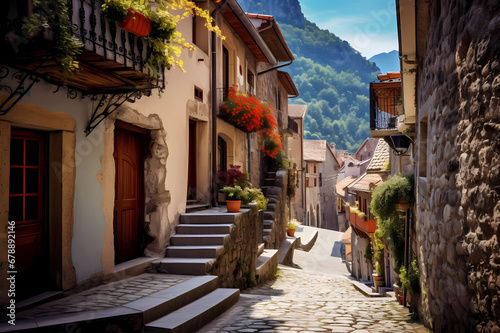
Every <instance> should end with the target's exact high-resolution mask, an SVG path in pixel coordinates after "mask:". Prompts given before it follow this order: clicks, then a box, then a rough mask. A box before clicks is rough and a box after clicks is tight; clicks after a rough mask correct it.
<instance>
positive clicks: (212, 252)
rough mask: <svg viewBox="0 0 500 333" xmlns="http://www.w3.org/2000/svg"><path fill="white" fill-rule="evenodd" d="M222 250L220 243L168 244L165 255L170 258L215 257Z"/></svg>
mask: <svg viewBox="0 0 500 333" xmlns="http://www.w3.org/2000/svg"><path fill="white" fill-rule="evenodd" d="M222 251H224V246H221V245H199V246H194V245H193V246H169V247H167V253H166V256H167V257H170V258H216V257H217V254H218V253H219V252H222Z"/></svg>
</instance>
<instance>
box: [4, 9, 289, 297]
mask: <svg viewBox="0 0 500 333" xmlns="http://www.w3.org/2000/svg"><path fill="white" fill-rule="evenodd" d="M14 3H15V2H14V1H11V2H9V4H11V5H12V4H14ZM71 3H72V5H73V8H70V10H69V13H70V14H69V15H72V16H71V20H72V22H74V23H75V24H76V25H77V26H79V27H81V29H77V30H76V31H74V35H75V37H76V38H78V39H79V40H81V41H82V42H83V43H84V44H85V49H86V50H85V51H84V52H83V53H82V54H81V55H79V56H78V60H79V62H80V72H79V73H78V74H76V75H75V76H71V77H67V78H65V77H63V76H62V75H61V74H60V69H61V67H60V66H59V65H58V64H57V62H55V61H54V59H52V58H50V52H47V50H48V46H47V45H49V44H41V45H42V47H41V48H38V49H31V50H32V52H39V53H29V52H28V53H26V54H18V53H16V52H18V50H19V48H18V47H19V45H18V44H16V43H19V40H18V41H12V42H11V43H10V44H9V43H8V42H5V41H4V42H3V43H4V44H6V45H4V46H5V50H7V51H5V52H3V54H2V57H1V62H0V63H1V67H0V71H1V73H2V75H1V77H2V85H4V86H6V87H9V89H6V91H7V93H5V92H2V93H0V104H1V105H2V106H1V107H2V110H1V116H0V134H1V139H0V147H1V150H2V152H3V154H4V156H5V157H6V158H5V159H4V160H3V163H2V164H1V165H0V188H2V189H4V190H2V191H1V193H2V194H1V195H2V200H0V202H1V205H2V207H1V210H0V226H1V230H3V231H2V232H1V234H0V237H2V239H6V238H7V234H6V232H7V225H8V221H15V223H16V233H17V234H16V235H17V236H18V242H17V250H16V251H18V252H17V254H18V258H19V262H18V264H19V267H20V268H19V274H18V281H17V283H18V286H19V290H22V294H20V295H19V298H18V299H19V300H22V299H23V298H29V297H31V296H34V295H37V294H39V293H41V292H44V291H48V290H68V289H71V288H75V287H77V288H83V289H85V288H88V287H90V286H93V285H96V284H99V283H102V282H103V281H105V280H107V279H110V278H116V277H118V276H120V277H123V274H125V275H126V274H128V272H133V273H134V274H138V273H139V272H141V271H144V269H145V268H146V267H148V266H149V265H150V263H151V262H152V261H154V260H156V259H158V258H160V259H161V258H163V257H164V256H165V254H166V253H167V256H168V252H169V251H170V252H171V253H174V252H176V251H177V250H178V249H177V250H176V251H174V249H173V248H172V247H171V248H170V250H168V247H169V246H172V245H173V244H172V237H173V236H174V235H175V234H176V233H179V229H177V230H176V227H177V226H178V224H179V222H180V220H181V215H182V214H185V213H186V212H190V211H194V210H199V209H206V208H210V207H212V206H216V205H217V200H216V198H217V188H216V185H215V183H216V172H217V170H221V169H222V170H223V169H225V168H226V169H227V168H229V167H230V165H240V166H241V168H242V171H243V172H247V173H249V174H250V177H251V181H252V182H253V183H254V185H256V186H257V187H258V186H259V184H260V181H261V179H262V178H263V177H264V176H263V175H262V173H263V172H262V170H264V169H265V167H266V165H263V164H261V162H260V160H261V156H262V153H261V149H260V148H259V147H258V137H257V135H256V134H248V133H246V132H244V131H242V130H240V129H238V128H236V127H235V126H234V125H233V124H230V123H228V122H226V121H224V120H222V119H220V118H218V117H217V114H218V109H219V104H220V103H221V102H222V101H224V98H225V91H227V89H228V88H229V87H231V86H232V85H233V84H235V85H238V87H239V89H240V91H242V92H244V93H250V94H256V96H257V98H259V99H260V100H262V101H266V102H269V103H270V105H271V106H272V107H273V109H274V113H273V116H274V117H275V118H276V119H277V124H278V130H279V132H280V133H281V132H284V133H285V132H287V131H288V98H289V97H293V96H296V95H298V92H297V90H296V88H295V86H294V84H293V82H292V80H291V78H290V76H289V75H288V74H287V73H286V72H282V71H278V70H277V68H276V67H275V66H276V65H277V64H278V63H279V62H280V61H291V60H293V55H292V54H291V52H290V50H289V49H288V47H287V46H286V43H285V42H284V39H283V36H282V35H281V33H280V32H279V28H278V27H277V24H276V23H273V24H274V26H275V27H274V28H273V30H272V31H269V30H267V31H262V29H260V30H259V29H257V28H256V27H255V26H254V25H253V24H252V21H251V18H249V17H248V16H247V14H246V13H244V12H243V10H242V9H241V8H240V6H239V5H238V3H237V2H236V1H234V0H229V1H227V3H225V4H224V6H223V5H222V3H219V2H217V1H203V2H197V5H198V6H199V7H201V8H202V9H206V10H208V11H210V12H212V13H213V15H214V16H215V22H216V24H217V26H219V27H220V28H221V30H222V34H223V35H224V36H225V37H226V39H225V40H222V39H221V38H219V37H218V36H217V35H216V34H215V33H211V32H210V31H209V30H208V29H207V28H206V27H205V25H204V22H203V21H201V20H200V18H199V17H196V18H193V19H184V20H181V21H180V22H179V23H178V26H177V30H178V31H180V32H181V33H182V34H183V37H184V38H186V40H187V41H190V42H192V44H193V45H194V46H195V48H194V49H193V50H184V51H183V52H182V55H181V60H182V61H183V63H184V69H185V70H186V72H187V73H183V72H181V71H180V70H178V69H174V68H172V69H170V70H163V68H159V77H158V78H155V77H153V76H152V72H151V71H150V70H148V69H147V68H146V67H144V66H143V63H142V62H141V59H143V58H144V57H145V56H146V51H147V48H148V45H144V43H143V41H142V40H141V39H140V38H138V37H137V36H135V35H133V34H132V33H125V32H124V31H122V30H119V29H118V28H116V29H114V27H115V26H114V23H113V24H110V23H109V21H108V20H107V18H106V17H105V16H104V15H96V13H99V12H100V11H101V8H100V7H98V6H100V3H99V2H93V1H92V2H87V1H85V2H84V1H82V2H81V3H80V2H77V1H73V2H71ZM80 5H82V7H80ZM96 6H97V7H96ZM9 8H10V9H9V11H8V13H9V19H12V20H14V19H16V18H18V17H21V16H23V15H26V13H27V12H23V11H22V10H23V9H22V7H16V6H10V7H9ZM252 19H254V18H252ZM265 21H266V22H270V21H271V22H272V21H273V18H272V17H269V16H266V17H265ZM89 22H93V23H92V26H91V25H90V23H89ZM94 23H95V24H94ZM254 23H255V21H254ZM87 26H88V29H87V28H85V29H84V28H83V27H87ZM263 26H265V24H264V23H263ZM111 27H113V29H111ZM115 30H117V31H118V36H117V35H116V31H115ZM120 31H121V32H120ZM48 38H49V40H50V36H48ZM274 39H279V40H280V41H281V42H282V43H280V44H279V45H278V44H273V40H274ZM20 40H21V41H23V40H22V39H20ZM44 41H45V42H46V40H44ZM45 42H44V43H45ZM27 43H28V46H29V43H30V42H29V41H28V42H27ZM21 49H22V48H21ZM33 50H35V51H33ZM128 52H130V54H131V55H132V56H129V55H128ZM34 54H36V55H37V56H33V55H34ZM47 62H48V63H49V64H50V66H45V65H46V63H47ZM157 69H158V68H157ZM264 71H267V72H266V73H263V72H264ZM47 75H50V77H48V76H47ZM4 91H5V90H4ZM19 96H20V97H19ZM18 97H19V98H18ZM285 134H286V133H285ZM282 135H283V138H285V139H283V140H282V142H284V147H286V136H285V135H284V134H282ZM24 184H29V185H26V186H25V185H24ZM285 194H286V191H285ZM275 200H276V202H278V206H279V207H278V208H276V212H273V214H271V215H273V216H275V220H276V221H278V222H276V226H274V227H273V229H272V230H273V231H272V232H273V233H274V234H275V235H274V236H273V240H274V241H273V242H272V246H273V247H279V244H280V243H281V242H282V241H283V239H284V238H285V232H284V224H285V223H286V222H287V220H286V218H285V214H284V212H285V203H286V202H287V200H282V201H283V202H284V203H281V201H280V200H278V199H275ZM273 208H275V207H273ZM254 210H255V211H254ZM244 216H245V217H244V218H242V221H244V222H241V223H247V224H248V225H252V224H253V223H257V225H258V224H259V223H260V222H259V214H258V212H257V211H256V209H250V210H248V212H247V213H245V214H244ZM245 228H246V227H242V229H245ZM252 228H253V230H255V237H249V238H248V244H247V246H248V249H247V248H242V247H241V246H240V248H239V250H240V252H241V251H246V252H248V253H247V254H245V257H241V258H239V257H237V256H236V255H233V256H232V259H233V261H234V262H233V261H231V263H229V264H227V265H226V266H224V265H223V266H224V269H221V268H219V266H217V265H215V266H217V267H215V266H212V268H211V269H212V270H211V271H210V272H211V273H214V274H216V275H217V274H218V273H219V274H226V275H227V276H229V274H228V273H227V271H228V270H230V269H232V270H234V267H233V266H235V265H236V261H238V260H248V265H249V266H251V267H252V268H251V269H253V270H254V271H255V265H256V257H257V247H258V236H257V234H258V226H254V227H252ZM201 238H203V237H201ZM205 238H207V237H205ZM221 246H222V245H221ZM235 248H236V245H235ZM250 248H251V249H250ZM231 249H232V248H231ZM0 250H1V251H2V254H1V256H0V261H1V262H2V264H1V268H0V277H2V282H1V283H0V286H1V290H2V291H4V290H6V287H7V282H6V281H7V280H6V278H5V277H6V274H7V265H6V264H5V263H6V261H7V257H6V254H7V242H1V245H0ZM240 252H238V253H240ZM176 253H178V252H176ZM241 253H242V252H241ZM238 255H239V254H238ZM241 255H242V256H243V254H241ZM193 262H194V261H193ZM178 264H179V263H178V262H177V263H174V262H173V261H172V262H168V260H166V261H165V262H162V264H161V267H160V268H162V269H163V270H166V271H171V272H178V273H183V274H189V273H191V274H206V273H207V272H206V271H205V269H203V270H199V269H198V268H194V267H198V266H193V265H191V264H189V265H187V264H185V263H183V264H182V265H178ZM275 264H276V263H275ZM231 265H232V266H231ZM179 267H181V268H179ZM203 267H205V266H203ZM206 267H208V266H206ZM214 267H215V268H214ZM177 269H180V270H181V271H176V270H177ZM207 269H208V268H207ZM35 272H36V273H35ZM240 277H241V275H240ZM233 278H234V276H233ZM35 281H36V282H35ZM233 282H234V281H233V280H231V281H229V280H224V279H221V282H220V284H221V285H227V284H231V283H233ZM6 295H7V293H5V292H4V293H2V295H1V302H0V303H2V304H6V302H8V299H7V298H6Z"/></svg>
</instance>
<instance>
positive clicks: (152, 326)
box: [144, 288, 240, 333]
mask: <svg viewBox="0 0 500 333" xmlns="http://www.w3.org/2000/svg"><path fill="white" fill-rule="evenodd" d="M239 297H240V290H239V289H224V288H220V289H217V290H215V291H213V292H211V293H210V294H208V295H206V296H204V297H202V298H200V299H198V300H196V301H194V302H192V303H190V304H188V305H186V306H184V307H182V308H180V309H179V310H176V311H174V312H172V313H170V314H168V315H166V316H164V317H162V318H160V319H158V320H155V321H153V322H151V323H149V324H147V325H145V327H144V332H145V333H163V332H169V333H192V332H195V331H196V330H198V329H200V328H201V327H203V326H205V325H206V324H207V323H209V322H210V321H212V320H213V319H214V318H216V317H217V316H219V315H220V314H222V313H223V312H224V311H226V310H228V309H229V308H230V307H231V306H233V305H234V304H236V302H238V299H239Z"/></svg>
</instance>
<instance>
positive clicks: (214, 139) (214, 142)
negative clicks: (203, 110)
mask: <svg viewBox="0 0 500 333" xmlns="http://www.w3.org/2000/svg"><path fill="white" fill-rule="evenodd" d="M228 1H229V0H224V2H223V3H222V5H221V6H220V7H217V8H215V9H214V10H213V11H212V14H211V16H212V22H213V25H214V26H215V25H216V21H215V17H216V15H217V13H218V12H219V11H220V10H221V9H222V8H224V6H226V5H227V2H228ZM211 49H212V50H211V51H212V191H211V192H212V207H217V206H218V204H217V176H216V175H217V113H218V107H219V103H218V98H217V97H218V96H217V34H216V33H215V32H212V45H211Z"/></svg>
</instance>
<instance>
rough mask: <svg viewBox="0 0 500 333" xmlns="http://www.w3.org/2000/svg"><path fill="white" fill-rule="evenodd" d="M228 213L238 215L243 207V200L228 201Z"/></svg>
mask: <svg viewBox="0 0 500 333" xmlns="http://www.w3.org/2000/svg"><path fill="white" fill-rule="evenodd" d="M226 205H227V212H228V213H238V212H239V211H240V207H241V200H226Z"/></svg>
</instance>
